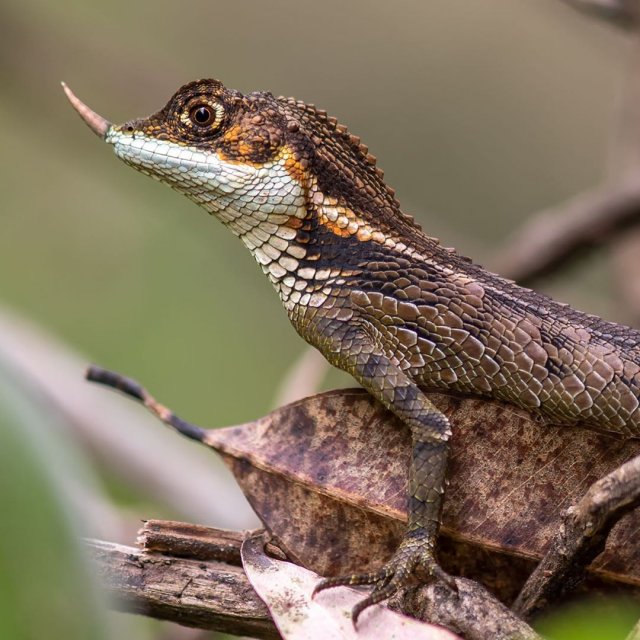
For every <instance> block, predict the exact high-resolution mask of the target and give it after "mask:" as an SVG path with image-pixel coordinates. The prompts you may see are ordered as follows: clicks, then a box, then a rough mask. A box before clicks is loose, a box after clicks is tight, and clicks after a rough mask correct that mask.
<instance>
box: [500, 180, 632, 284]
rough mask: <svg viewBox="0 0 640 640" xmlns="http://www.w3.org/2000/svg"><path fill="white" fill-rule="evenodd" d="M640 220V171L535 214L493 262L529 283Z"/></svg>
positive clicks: (505, 273)
mask: <svg viewBox="0 0 640 640" xmlns="http://www.w3.org/2000/svg"><path fill="white" fill-rule="evenodd" d="M639 223H640V171H638V172H636V173H630V174H629V175H628V176H626V177H625V178H624V179H622V180H619V181H618V182H615V183H611V184H610V185H605V186H602V187H600V188H597V189H594V190H593V191H588V192H586V193H581V194H579V195H577V196H575V197H574V198H572V199H571V200H569V201H568V202H566V203H563V204H561V205H559V206H556V207H552V208H550V209H548V210H545V211H543V212H541V213H538V214H536V215H534V216H533V217H531V218H530V219H529V220H528V221H527V222H525V224H524V225H522V227H521V228H520V229H518V231H517V232H516V233H514V234H513V235H512V237H511V239H510V240H508V241H507V243H506V246H505V248H504V249H503V250H502V251H501V252H500V253H499V254H498V256H497V257H496V258H495V259H494V261H493V263H492V265H491V267H492V268H493V269H495V270H496V271H497V272H498V273H500V274H501V275H503V276H505V277H507V278H512V279H513V280H516V281H517V282H519V283H520V284H525V285H527V284H530V283H531V282H533V281H535V280H537V279H539V278H541V277H543V276H545V275H549V274H550V273H552V272H553V271H556V270H557V269H559V268H561V267H563V266H565V265H566V263H567V262H569V261H570V260H571V259H573V258H575V257H576V256H578V255H580V254H581V253H582V252H584V251H585V250H587V249H590V248H593V247H596V246H600V245H603V244H605V243H606V242H610V241H611V240H612V239H613V238H614V237H616V236H619V235H620V234H622V232H623V231H624V230H628V229H629V227H631V226H633V225H637V224H639Z"/></svg>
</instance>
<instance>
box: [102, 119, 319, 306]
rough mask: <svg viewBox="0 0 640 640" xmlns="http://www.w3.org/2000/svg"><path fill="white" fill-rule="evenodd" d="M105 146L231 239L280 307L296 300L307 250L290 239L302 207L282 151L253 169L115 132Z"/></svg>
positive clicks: (302, 197) (300, 189) (301, 192)
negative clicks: (191, 205) (183, 198)
mask: <svg viewBox="0 0 640 640" xmlns="http://www.w3.org/2000/svg"><path fill="white" fill-rule="evenodd" d="M106 141H107V142H108V143H110V144H112V145H113V146H114V150H115V152H116V154H117V155H118V157H119V158H120V159H122V160H123V161H124V162H126V163H127V164H128V165H130V166H132V167H134V168H135V169H137V170H138V171H140V172H142V173H144V174H146V175H148V176H151V177H152V178H154V179H156V180H159V181H161V182H164V183H166V184H168V185H169V186H171V187H172V188H173V189H176V190H177V191H180V192H181V193H184V194H185V195H186V196H187V197H188V198H190V199H191V200H193V201H194V202H196V203H197V204H198V205H200V206H201V207H203V208H204V209H205V210H206V211H207V212H208V213H210V214H212V215H214V216H215V217H216V218H218V219H219V220H220V221H221V222H222V223H223V224H225V226H227V227H228V228H229V229H230V230H231V231H232V232H233V233H234V234H235V235H237V236H238V237H239V238H240V239H241V240H242V242H243V243H244V245H245V246H246V247H247V248H248V249H249V251H250V252H251V253H252V255H253V256H254V258H255V260H256V261H257V262H258V263H259V264H260V266H261V268H262V271H263V272H264V273H265V274H266V275H267V277H268V278H269V279H270V280H271V282H272V283H273V284H274V286H275V288H276V289H277V291H278V293H279V294H280V297H281V298H282V300H283V303H284V304H285V306H290V304H291V303H292V299H293V300H299V296H298V295H297V294H296V293H295V292H296V291H299V290H301V289H302V285H301V284H299V282H300V279H299V278H297V277H296V276H295V274H296V271H297V270H298V267H299V265H300V261H301V260H303V259H304V258H305V256H306V254H307V248H306V247H305V246H304V245H302V244H300V243H299V242H297V241H296V238H297V233H298V229H299V228H300V226H301V223H302V220H304V218H305V217H306V216H307V203H306V197H305V188H304V187H303V185H302V184H301V182H300V179H299V177H298V176H297V175H295V172H292V171H291V160H290V155H289V153H288V151H287V150H286V149H284V150H283V152H282V153H280V154H279V155H278V156H277V157H276V158H274V159H273V160H272V161H270V162H267V163H264V164H262V165H259V166H258V165H253V164H249V163H239V162H232V161H228V160H225V159H224V158H222V157H220V155H218V154H217V153H215V152H206V151H203V150H202V149H198V148H195V147H189V146H185V145H180V144H177V143H175V142H169V141H165V140H158V139H155V138H153V137H151V136H145V135H142V134H139V133H135V134H131V133H128V132H123V131H122V130H120V129H119V128H118V127H112V128H111V129H110V131H109V132H108V134H107V136H106ZM296 287H297V289H296ZM292 295H293V298H292Z"/></svg>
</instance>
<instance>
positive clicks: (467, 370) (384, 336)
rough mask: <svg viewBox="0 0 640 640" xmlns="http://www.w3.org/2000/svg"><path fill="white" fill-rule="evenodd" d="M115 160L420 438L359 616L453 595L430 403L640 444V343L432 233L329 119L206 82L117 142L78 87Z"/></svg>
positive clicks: (128, 125) (113, 129)
mask: <svg viewBox="0 0 640 640" xmlns="http://www.w3.org/2000/svg"><path fill="white" fill-rule="evenodd" d="M63 87H64V89H65V92H66V94H67V97H68V98H69V100H70V101H71V104H72V105H73V107H74V108H75V109H76V111H77V112H78V113H79V114H80V116H81V117H82V118H83V119H84V121H85V122H86V123H87V124H88V125H89V127H90V128H91V129H92V130H93V131H94V133H96V134H97V135H98V136H99V137H100V138H102V139H103V140H105V141H106V142H107V143H109V144H110V145H112V146H113V148H114V150H115V153H116V154H117V156H118V157H119V158H120V159H122V160H123V161H124V162H125V163H127V164H128V165H130V166H132V167H134V168H135V169H137V170H139V171H141V172H142V173H144V174H147V175H149V176H151V177H153V178H155V179H157V180H159V181H161V182H163V183H165V184H168V185H170V186H171V187H173V188H174V189H176V190H177V191H179V192H181V193H183V194H185V195H186V196H187V197H188V198H189V199H191V200H192V201H194V202H195V203H197V204H198V205H200V206H201V207H203V208H204V209H205V210H206V211H207V212H208V213H210V214H212V215H214V216H215V217H216V218H218V220H220V221H221V222H222V223H223V224H224V225H225V226H226V227H228V228H229V229H230V230H231V231H232V232H233V233H234V234H235V235H236V236H238V237H239V238H240V240H241V241H242V243H243V244H244V245H245V246H246V247H247V248H248V249H249V251H250V252H251V253H252V254H253V256H254V258H255V260H256V261H257V262H258V264H259V265H260V267H261V269H262V271H263V273H264V274H265V275H266V277H267V278H268V279H269V281H270V282H271V283H272V285H273V286H274V288H275V289H276V291H277V293H278V295H279V297H280V300H281V302H282V304H283V306H284V308H285V310H286V312H287V315H288V317H289V320H290V321H291V323H292V324H293V326H294V327H295V329H296V330H297V332H298V333H299V334H300V335H301V336H302V338H303V339H304V340H306V341H307V342H308V343H310V344H311V345H313V346H314V347H316V348H317V349H319V350H320V352H321V353H322V354H323V355H324V357H325V358H326V359H327V360H328V361H329V362H330V363H331V364H332V365H334V366H336V367H338V368H340V369H342V370H344V371H346V372H348V373H349V374H351V375H352V376H353V377H354V378H355V380H357V381H358V382H359V383H360V384H361V385H362V386H363V387H364V388H365V389H366V390H368V391H369V393H370V394H371V395H372V396H373V397H374V398H376V399H377V400H378V401H380V402H381V403H382V404H383V405H384V406H385V407H387V408H388V409H389V410H390V411H391V412H393V413H394V414H395V415H396V416H398V417H399V418H400V420H402V421H403V423H404V424H405V425H406V426H407V428H408V429H410V432H411V441H412V452H411V462H410V468H409V483H408V484H409V486H408V492H407V493H408V495H407V500H408V503H407V512H408V524H407V527H406V530H405V534H404V536H403V538H402V540H401V542H400V545H399V547H398V549H397V550H396V552H395V553H394V554H393V556H392V557H391V558H390V559H389V560H388V561H387V562H386V563H385V564H384V565H383V566H382V567H381V568H380V569H379V570H375V571H371V572H367V573H363V574H354V575H348V576H339V577H331V578H325V579H324V580H322V581H321V582H320V583H319V584H318V585H317V586H316V589H315V591H314V593H317V592H318V591H320V590H323V589H326V588H329V587H333V586H338V585H372V590H371V592H370V593H369V594H368V595H367V596H366V597H365V598H364V599H363V600H362V601H360V602H359V603H358V604H357V605H356V606H355V607H354V609H353V612H352V617H353V620H354V623H355V622H356V621H357V619H358V616H359V615H360V614H361V612H362V611H363V610H365V609H366V608H367V607H368V606H370V605H372V604H374V603H378V602H381V601H383V600H385V599H387V598H389V597H390V596H391V595H393V594H394V593H396V592H397V591H398V590H400V589H403V588H405V587H407V586H410V585H412V584H415V582H416V578H419V579H422V580H423V581H424V580H434V579H435V580H443V581H445V582H447V584H450V585H452V584H453V580H452V578H451V576H449V575H448V574H447V573H446V572H445V571H444V570H443V569H442V568H441V567H440V565H439V563H438V561H437V558H436V538H437V535H438V530H439V527H440V521H441V509H442V501H443V496H444V492H445V486H446V472H447V462H448V457H449V448H450V445H449V441H450V437H451V428H450V424H449V422H448V419H447V418H446V416H445V415H444V414H442V413H441V412H440V411H439V410H438V409H436V407H435V406H434V405H433V404H432V403H431V402H430V400H429V398H428V396H427V394H426V393H425V390H448V391H452V392H456V393H461V394H465V395H471V396H479V397H485V398H492V399H497V400H501V401H504V402H507V403H510V404H513V405H516V406H519V407H522V408H524V409H527V410H529V411H530V412H532V413H533V414H535V415H537V416H538V417H539V418H540V420H541V421H543V422H544V421H550V422H553V423H554V424H560V425H567V426H574V425H579V426H582V427H586V428H590V429H594V430H598V431H603V432H609V433H612V434H615V435H617V436H619V437H626V438H628V437H632V438H633V437H640V331H637V330H635V329H632V328H629V327H626V326H622V325H619V324H615V323H612V322H607V321H605V320H602V319H600V318H599V317H597V316H594V315H589V314H586V313H583V312H580V311H578V310H575V309H573V308H571V307H570V306H568V305H566V304H563V303H560V302H556V301H554V300H552V299H551V298H549V297H547V296H545V295H543V294H541V293H538V292H536V291H533V290H530V289H526V288H523V287H521V286H518V285H517V284H515V283H514V282H512V281H510V280H507V279H504V278H502V277H500V276H499V275H496V274H493V273H491V272H489V271H487V270H485V269H484V268H482V267H481V266H479V265H478V264H476V263H474V262H472V261H471V260H469V259H468V258H465V257H463V256H462V255H460V254H459V253H457V252H456V251H455V250H453V249H450V248H446V247H444V246H443V245H441V244H440V242H439V241H438V240H437V239H436V238H433V237H430V236H429V235H427V233H425V232H424V231H423V230H422V229H421V227H420V226H419V224H418V223H417V222H416V221H415V220H414V219H413V218H412V217H411V216H409V215H407V214H405V213H404V212H403V211H402V209H401V208H400V204H399V202H398V200H397V199H396V197H395V192H394V191H393V189H392V188H391V187H389V186H388V185H387V184H386V183H385V181H384V177H383V172H382V171H381V170H380V168H379V167H378V166H377V163H376V159H375V157H374V156H372V155H371V154H370V153H369V150H368V148H367V147H366V146H365V145H364V144H363V143H362V142H361V140H360V138H358V137H357V136H355V135H352V134H351V133H350V132H349V131H348V129H347V128H346V127H345V126H344V125H342V124H340V123H339V122H338V121H337V120H336V119H335V118H333V117H331V116H329V115H327V113H326V112H325V111H323V110H321V109H318V108H316V107H315V106H314V105H311V104H305V103H304V102H302V101H299V100H296V99H294V98H285V97H276V96H274V95H272V94H271V93H268V92H253V93H249V94H246V95H245V94H242V93H240V92H239V91H236V90H233V89H229V88H227V87H226V86H224V85H223V84H222V83H221V82H219V81H217V80H213V79H204V80H197V81H194V82H190V83H188V84H186V85H184V86H183V87H181V88H180V89H179V90H178V91H177V92H176V93H175V94H174V95H173V96H172V97H171V98H170V100H169V101H168V102H167V104H166V105H165V106H164V107H163V108H162V109H161V110H160V111H158V112H157V113H154V114H153V115H150V116H149V117H146V118H142V119H135V120H130V121H128V122H125V123H124V124H121V125H114V124H112V123H110V122H109V121H107V120H106V119H105V118H103V117H102V116H100V115H98V114H97V113H95V112H94V111H92V110H91V109H90V108H89V107H87V106H86V105H85V104H84V103H83V102H81V101H80V100H79V99H78V98H77V97H76V96H75V95H74V94H73V93H72V92H71V90H70V89H69V88H68V87H67V86H66V85H64V83H63Z"/></svg>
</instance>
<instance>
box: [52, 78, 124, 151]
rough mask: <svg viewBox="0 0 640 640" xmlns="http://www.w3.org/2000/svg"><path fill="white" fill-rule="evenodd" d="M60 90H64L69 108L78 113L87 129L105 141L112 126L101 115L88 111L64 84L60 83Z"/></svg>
mask: <svg viewBox="0 0 640 640" xmlns="http://www.w3.org/2000/svg"><path fill="white" fill-rule="evenodd" d="M62 88H63V89H64V92H65V94H66V95H67V98H68V99H69V102H70V103H71V106H72V107H73V108H74V109H75V110H76V111H77V112H78V115H79V116H80V117H81V118H82V119H83V120H84V121H85V123H86V124H87V126H88V127H89V129H91V131H93V133H95V134H96V135H97V136H98V137H100V138H102V139H103V140H104V139H106V137H107V134H108V133H109V130H110V129H111V128H112V127H113V125H112V124H111V123H110V122H109V121H108V120H106V119H105V118H103V117H102V116H101V115H98V114H97V113H96V112H95V111H93V110H92V109H89V107H87V105H86V104H85V103H84V102H82V100H80V98H78V97H77V96H76V95H75V93H73V91H71V89H69V87H68V86H67V85H66V84H65V83H64V82H63V83H62Z"/></svg>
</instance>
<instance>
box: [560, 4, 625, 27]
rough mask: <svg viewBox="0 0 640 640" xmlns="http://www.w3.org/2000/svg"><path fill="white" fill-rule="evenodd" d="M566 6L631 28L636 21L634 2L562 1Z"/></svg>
mask: <svg viewBox="0 0 640 640" xmlns="http://www.w3.org/2000/svg"><path fill="white" fill-rule="evenodd" d="M562 1H563V2H564V3H565V4H568V5H571V6H572V7H574V8H575V9H579V10H580V11H584V12H586V13H590V14H592V15H593V16H597V17H598V18H604V19H606V20H610V21H611V22H613V23H615V24H617V25H620V26H623V27H630V26H631V25H632V23H633V20H634V14H633V7H632V5H633V2H634V0H562Z"/></svg>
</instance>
